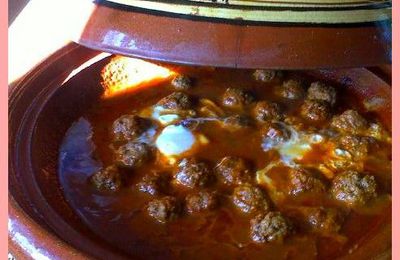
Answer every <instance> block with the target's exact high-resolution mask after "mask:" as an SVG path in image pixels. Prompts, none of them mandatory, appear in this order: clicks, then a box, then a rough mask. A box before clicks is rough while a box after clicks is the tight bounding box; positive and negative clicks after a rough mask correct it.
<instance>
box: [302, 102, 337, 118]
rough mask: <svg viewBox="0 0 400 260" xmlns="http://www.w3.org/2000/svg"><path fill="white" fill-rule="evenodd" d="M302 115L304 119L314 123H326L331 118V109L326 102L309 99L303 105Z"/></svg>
mask: <svg viewBox="0 0 400 260" xmlns="http://www.w3.org/2000/svg"><path fill="white" fill-rule="evenodd" d="M300 114H301V116H302V117H303V118H304V119H307V120H309V121H313V122H324V121H327V120H328V119H329V118H330V116H331V112H330V107H329V104H328V103H327V102H326V101H321V100H309V99H306V100H305V101H304V103H303V105H301V108H300Z"/></svg>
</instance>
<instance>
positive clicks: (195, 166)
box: [174, 158, 212, 188]
mask: <svg viewBox="0 0 400 260" xmlns="http://www.w3.org/2000/svg"><path fill="white" fill-rule="evenodd" d="M174 176H175V179H176V181H177V182H178V183H179V184H181V185H183V186H186V187H188V188H194V187H202V186H205V185H206V184H207V183H209V182H210V180H211V177H212V175H211V171H210V169H209V167H208V165H207V164H206V163H204V162H198V161H197V160H195V159H186V158H185V159H183V160H182V161H180V163H179V165H178V169H177V171H176V173H175V175H174Z"/></svg>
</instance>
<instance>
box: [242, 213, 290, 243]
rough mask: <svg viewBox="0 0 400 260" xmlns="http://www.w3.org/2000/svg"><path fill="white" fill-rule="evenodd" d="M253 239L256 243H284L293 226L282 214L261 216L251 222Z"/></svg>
mask: <svg viewBox="0 0 400 260" xmlns="http://www.w3.org/2000/svg"><path fill="white" fill-rule="evenodd" d="M250 225H251V227H250V229H251V238H252V239H253V241H254V242H258V243H265V242H273V241H276V242H282V241H283V239H284V238H285V237H286V236H287V235H289V233H290V232H291V229H292V228H291V224H290V223H289V221H288V220H286V218H285V217H284V216H282V214H281V213H280V212H275V211H271V212H268V213H267V214H260V215H258V216H256V217H255V218H254V219H252V220H251V221H250Z"/></svg>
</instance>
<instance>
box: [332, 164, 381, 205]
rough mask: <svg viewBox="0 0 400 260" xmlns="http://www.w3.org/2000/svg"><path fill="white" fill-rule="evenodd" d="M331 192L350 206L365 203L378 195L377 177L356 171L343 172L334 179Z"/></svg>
mask: <svg viewBox="0 0 400 260" xmlns="http://www.w3.org/2000/svg"><path fill="white" fill-rule="evenodd" d="M331 193H332V195H333V197H334V198H335V199H336V200H338V201H341V202H343V203H345V204H346V205H347V206H349V207H354V206H362V205H365V204H366V203H367V202H368V201H369V200H371V199H373V198H375V197H376V196H377V193H376V182H375V178H374V176H371V175H365V176H362V175H361V174H359V173H357V172H355V171H347V172H343V173H341V174H339V175H337V176H336V177H335V178H334V179H333V181H332V188H331Z"/></svg>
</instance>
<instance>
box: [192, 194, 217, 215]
mask: <svg viewBox="0 0 400 260" xmlns="http://www.w3.org/2000/svg"><path fill="white" fill-rule="evenodd" d="M185 202H186V209H187V211H188V212H189V213H197V212H201V211H206V210H213V209H215V208H216V207H217V205H218V199H217V196H216V194H215V193H213V192H209V191H200V192H197V193H193V194H189V195H187V196H186V198H185Z"/></svg>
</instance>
